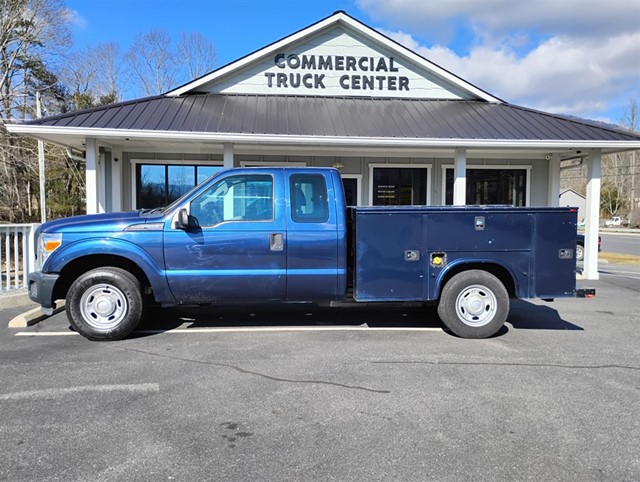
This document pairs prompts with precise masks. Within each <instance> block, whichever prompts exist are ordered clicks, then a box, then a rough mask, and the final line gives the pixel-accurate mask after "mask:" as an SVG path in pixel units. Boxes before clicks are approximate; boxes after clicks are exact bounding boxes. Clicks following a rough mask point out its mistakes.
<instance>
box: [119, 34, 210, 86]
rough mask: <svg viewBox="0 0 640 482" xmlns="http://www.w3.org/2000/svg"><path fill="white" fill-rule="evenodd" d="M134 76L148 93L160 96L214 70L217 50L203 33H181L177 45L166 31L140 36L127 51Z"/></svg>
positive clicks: (136, 81)
mask: <svg viewBox="0 0 640 482" xmlns="http://www.w3.org/2000/svg"><path fill="white" fill-rule="evenodd" d="M127 60H128V63H129V68H130V71H131V76H132V78H133V80H134V82H135V83H137V84H138V86H139V87H140V91H141V92H142V93H143V94H145V95H157V94H161V93H163V92H166V91H168V90H171V89H172V88H174V87H176V86H177V85H179V84H182V83H185V82H188V81H190V80H192V79H195V78H197V77H200V76H202V75H204V74H206V73H207V72H209V71H211V70H212V69H213V67H214V65H215V63H216V60H217V56H216V49H215V47H214V46H213V44H212V43H211V42H210V41H209V40H208V39H206V38H205V37H204V36H203V35H202V34H200V33H182V35H181V36H180V40H179V41H178V43H177V44H175V45H174V44H173V43H172V41H171V37H170V36H169V34H168V33H167V32H166V31H164V30H152V31H150V32H147V33H145V34H142V35H138V36H137V37H136V39H135V40H134V42H133V45H132V46H131V49H130V50H129V52H128V53H127Z"/></svg>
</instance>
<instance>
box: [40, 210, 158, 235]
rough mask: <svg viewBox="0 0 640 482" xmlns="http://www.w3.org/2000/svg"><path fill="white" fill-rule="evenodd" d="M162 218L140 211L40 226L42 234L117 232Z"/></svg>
mask: <svg viewBox="0 0 640 482" xmlns="http://www.w3.org/2000/svg"><path fill="white" fill-rule="evenodd" d="M162 221H163V216H162V215H161V214H160V213H158V214H157V215H154V214H152V215H146V214H145V215H142V214H141V212H140V211H128V212H123V213H103V214H88V215H84V216H72V217H70V218H63V219H57V220H55V221H49V222H48V223H44V224H43V225H42V226H40V229H39V231H40V232H43V233H64V232H69V233H81V232H91V233H96V232H117V231H122V230H123V229H125V228H126V227H128V226H131V225H132V224H141V223H151V222H162Z"/></svg>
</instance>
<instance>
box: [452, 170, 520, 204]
mask: <svg viewBox="0 0 640 482" xmlns="http://www.w3.org/2000/svg"><path fill="white" fill-rule="evenodd" d="M453 175H454V174H453V169H452V168H447V169H446V189H445V192H446V194H445V204H453ZM466 196H467V198H466V204H468V205H473V204H479V205H483V204H484V205H486V204H506V205H511V206H526V205H527V170H526V169H467V193H466Z"/></svg>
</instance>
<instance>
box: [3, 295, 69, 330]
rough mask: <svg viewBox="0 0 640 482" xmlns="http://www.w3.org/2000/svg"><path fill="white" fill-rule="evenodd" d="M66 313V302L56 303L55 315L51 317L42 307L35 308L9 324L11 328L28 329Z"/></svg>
mask: <svg viewBox="0 0 640 482" xmlns="http://www.w3.org/2000/svg"><path fill="white" fill-rule="evenodd" d="M61 311H64V300H58V301H56V307H55V309H54V310H53V313H51V314H50V315H45V314H44V313H43V312H42V310H41V308H40V306H37V307H36V308H33V309H31V310H29V311H27V312H25V313H22V314H21V315H18V316H16V317H15V318H13V319H12V320H11V321H10V322H9V328H26V327H27V326H32V325H35V324H36V323H39V322H41V321H42V320H45V319H47V318H49V317H51V316H53V315H56V314H58V313H60V312H61Z"/></svg>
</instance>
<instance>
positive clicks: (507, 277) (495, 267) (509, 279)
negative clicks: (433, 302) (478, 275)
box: [440, 263, 516, 298]
mask: <svg viewBox="0 0 640 482" xmlns="http://www.w3.org/2000/svg"><path fill="white" fill-rule="evenodd" d="M472 269H477V270H480V271H486V272H487V273H491V274H492V275H493V276H495V277H496V278H498V279H499V280H500V282H501V283H502V284H503V285H504V287H505V288H506V289H507V293H509V297H510V298H515V297H516V286H515V282H514V280H513V276H512V275H511V273H510V272H509V270H507V269H506V268H505V267H504V266H500V265H499V264H492V263H464V264H460V265H457V266H455V267H453V268H451V269H450V270H449V271H448V272H447V274H446V275H445V277H444V278H443V280H442V283H441V284H440V293H442V288H443V287H444V285H446V284H447V283H448V282H449V280H450V279H451V278H453V277H454V276H455V275H457V274H458V273H462V272H463V271H469V270H472Z"/></svg>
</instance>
